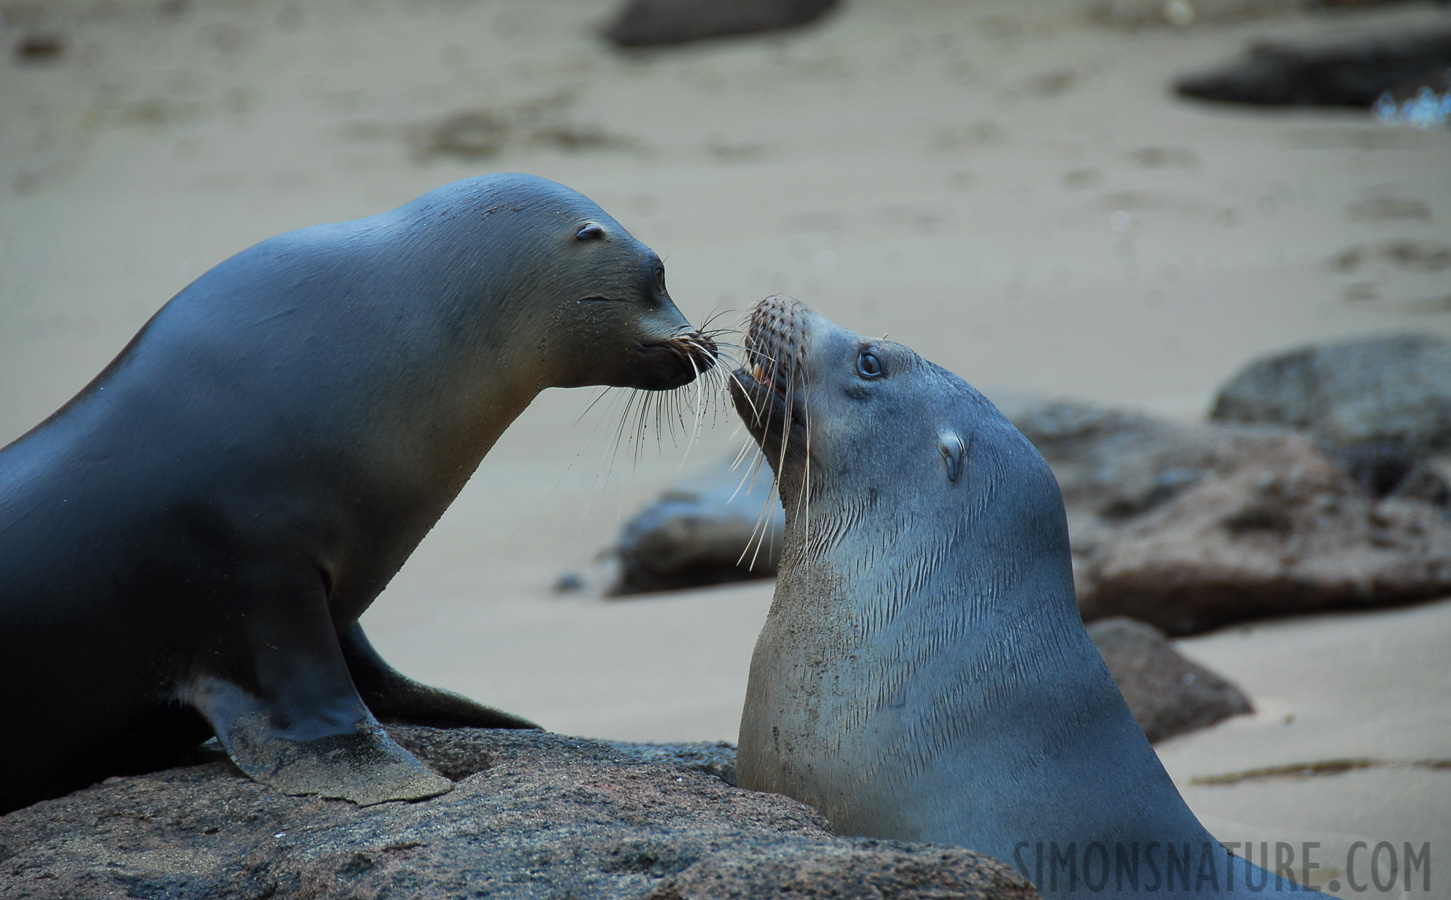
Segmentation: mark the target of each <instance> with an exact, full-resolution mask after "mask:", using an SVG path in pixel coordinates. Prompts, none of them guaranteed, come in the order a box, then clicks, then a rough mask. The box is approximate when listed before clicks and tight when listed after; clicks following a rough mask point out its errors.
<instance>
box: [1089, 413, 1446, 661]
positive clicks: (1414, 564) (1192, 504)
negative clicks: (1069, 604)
mask: <svg viewBox="0 0 1451 900" xmlns="http://www.w3.org/2000/svg"><path fill="white" fill-rule="evenodd" d="M1296 440H1298V442H1299V444H1300V455H1299V456H1300V458H1299V459H1298V461H1294V462H1289V461H1288V460H1286V459H1285V458H1284V457H1283V456H1282V455H1278V454H1277V455H1276V456H1273V457H1269V458H1266V459H1264V460H1261V461H1256V460H1246V461H1245V462H1244V464H1243V465H1242V466H1241V467H1239V468H1238V469H1237V470H1235V471H1233V472H1231V473H1229V474H1226V475H1220V476H1215V477H1213V478H1207V479H1204V480H1203V481H1201V482H1199V483H1197V484H1194V485H1192V486H1190V487H1188V488H1185V489H1184V490H1183V491H1182V492H1180V493H1179V494H1177V495H1176V496H1175V497H1174V498H1173V499H1172V500H1170V501H1169V502H1167V503H1165V504H1163V505H1161V506H1159V507H1158V508H1156V509H1154V510H1152V511H1150V512H1148V513H1146V514H1144V515H1142V516H1139V517H1136V518H1135V519H1133V520H1132V521H1130V522H1127V523H1124V524H1123V525H1122V526H1121V527H1119V528H1117V529H1116V530H1115V531H1114V532H1113V533H1112V534H1111V535H1110V536H1108V537H1107V538H1106V539H1103V540H1101V541H1099V542H1098V544H1097V545H1096V546H1095V547H1094V548H1093V549H1092V551H1091V552H1089V553H1087V554H1085V556H1084V559H1083V561H1082V565H1081V567H1080V568H1078V569H1077V570H1076V571H1075V575H1076V576H1077V580H1078V602H1079V607H1080V609H1081V610H1082V612H1083V616H1084V618H1085V619H1086V620H1090V621H1091V620H1093V619H1098V618H1103V617H1107V616H1115V615H1126V616H1132V617H1133V618H1136V619H1140V620H1143V621H1145V622H1149V623H1152V624H1154V625H1156V626H1158V627H1160V628H1162V629H1164V630H1165V631H1167V632H1169V633H1170V634H1192V633H1194V632H1198V631H1204V630H1206V629H1209V628H1214V627H1216V626H1219V625H1223V624H1225V623H1228V622H1233V621H1238V620H1241V619H1251V618H1258V617H1262V616H1275V615H1286V614H1291V613H1306V612H1313V611H1319V610H1329V609H1345V608H1360V607H1368V606H1377V605H1387V604H1395V603H1407V602H1411V601H1416V600H1425V599H1430V598H1433V597H1441V596H1446V595H1448V594H1451V520H1448V518H1447V516H1446V515H1445V513H1444V511H1443V510H1441V509H1440V508H1438V507H1436V506H1434V505H1432V504H1430V503H1426V502H1424V501H1420V500H1413V499H1405V498H1401V497H1387V498H1386V499H1383V500H1376V499H1373V498H1372V497H1369V496H1367V495H1366V494H1365V493H1364V492H1363V491H1362V490H1361V489H1360V488H1359V487H1358V485H1356V484H1355V482H1354V481H1353V480H1352V479H1351V477H1350V476H1349V475H1348V474H1346V473H1345V472H1344V471H1343V470H1341V469H1340V468H1339V467H1338V466H1336V465H1335V463H1334V462H1333V461H1331V460H1330V459H1329V458H1328V457H1327V456H1325V455H1324V454H1323V453H1321V452H1320V451H1319V450H1318V449H1317V448H1316V447H1315V446H1314V445H1313V444H1311V443H1310V442H1309V441H1308V440H1307V439H1304V438H1298V439H1296ZM1285 449H1289V448H1285Z"/></svg>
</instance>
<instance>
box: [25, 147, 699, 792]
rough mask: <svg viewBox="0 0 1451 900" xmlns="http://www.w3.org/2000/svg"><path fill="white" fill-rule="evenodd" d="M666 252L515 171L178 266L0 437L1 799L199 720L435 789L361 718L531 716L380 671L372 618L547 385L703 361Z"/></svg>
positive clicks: (236, 743) (269, 765) (244, 747)
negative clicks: (162, 295)
mask: <svg viewBox="0 0 1451 900" xmlns="http://www.w3.org/2000/svg"><path fill="white" fill-rule="evenodd" d="M662 272H663V269H662V268H661V265H660V261H659V258H658V257H657V256H656V255H655V254H654V253H653V252H652V251H650V250H649V248H647V247H645V246H644V245H643V244H640V243H639V242H638V241H636V240H635V239H634V238H633V237H631V236H630V235H629V233H628V232H626V231H625V230H624V228H622V227H621V226H620V225H619V224H618V223H617V222H615V221H614V220H613V219H612V218H610V217H609V216H608V215H607V214H606V213H605V212H604V211H603V210H601V209H600V208H599V207H598V206H596V205H594V204H593V203H591V202H590V201H589V200H588V199H586V198H585V197H583V196H582V195H580V194H577V193H575V192H574V191H571V190H569V189H568V188H565V187H563V186H561V185H557V184H554V183H552V182H549V181H545V180H543V179H539V178H533V177H530V176H520V175H503V176H487V177H480V178H474V179H468V180H465V181H461V182H456V183H454V184H451V185H448V186H445V187H443V188H440V189H438V190H436V191H433V192H431V193H429V194H426V195H424V196H423V197H420V198H418V199H417V200H415V201H413V202H412V203H409V204H407V205H405V206H402V207H400V208H398V209H396V210H393V211H391V212H388V213H384V214H382V215H378V216H374V217H371V218H366V219H360V220H357V221H353V222H344V223H339V224H333V225H322V226H317V227H313V228H304V229H302V230H300V231H295V232H291V233H288V234H284V235H281V236H279V237H275V238H272V239H270V240H267V241H264V242H262V243H260V244H258V245H256V246H254V247H252V248H250V249H248V250H245V251H243V252H241V253H239V254H237V255H236V256H234V257H232V258H231V259H228V260H226V261H224V262H222V263H221V264H219V265H218V266H216V267H215V268H213V269H212V270H210V271H209V272H207V273H205V274H204V275H202V276H201V277H200V278H198V279H197V280H196V281H195V282H193V283H192V284H191V285H190V286H188V287H187V288H186V289H184V290H183V291H182V292H181V293H180V294H178V295H177V296H176V297H175V298H173V299H172V300H171V301H170V302H169V303H167V304H166V305H165V306H164V307H163V308H162V309H161V310H160V311H159V312H158V313H157V314H156V315H155V316H154V317H153V318H152V319H151V320H150V321H149V322H148V323H147V324H146V325H145V327H143V328H142V330H141V331H140V332H139V333H138V334H137V335H136V337H135V338H134V339H132V341H131V342H130V344H129V345H128V346H127V347H126V348H125V349H124V350H123V351H122V352H121V354H120V355H119V356H118V357H117V358H116V359H115V360H114V361H113V362H112V363H111V364H110V365H109V366H108V367H107V368H106V369H105V370H104V371H103V372H102V373H101V374H100V375H99V376H98V377H97V378H96V379H95V380H94V381H93V382H92V383H91V384H90V385H89V386H88V387H86V388H85V389H84V390H83V391H82V392H81V393H80V394H79V395H77V396H76V397H75V398H74V399H73V400H71V401H70V402H69V403H68V404H66V405H65V406H64V407H63V408H62V409H61V410H59V411H58V412H56V413H55V414H54V415H52V416H51V417H50V418H48V419H47V420H46V421H45V422H43V423H41V424H40V425H39V426H37V427H36V428H35V429H33V430H32V431H30V432H29V433H27V434H26V435H24V436H22V437H21V438H19V439H18V440H16V441H15V442H14V443H12V444H11V445H9V446H8V447H6V448H4V450H3V451H0V623H3V624H0V684H3V685H4V687H3V689H0V715H3V718H4V720H5V721H6V722H7V723H8V728H12V729H24V737H23V738H21V737H17V736H12V737H9V738H7V739H6V740H5V741H3V742H0V811H4V810H8V809H13V808H16V807H18V806H22V805H25V804H27V803H30V802H33V801H34V800H36V799H40V798H43V797H46V796H53V795H55V794H58V793H63V792H65V791H66V790H70V789H73V788H75V787H78V786H84V785H85V784H88V783H90V782H91V781H94V780H96V779H98V778H101V777H104V776H106V775H110V774H118V773H123V772H128V771H134V770H137V769H143V768H146V767H149V766H153V765H157V764H161V763H164V761H165V760H167V759H168V758H171V757H173V756H175V755H176V754H177V753H178V751H184V750H186V749H187V748H188V747H190V746H193V745H195V743H197V742H198V741H200V740H202V739H204V738H206V737H207V736H208V734H215V735H217V737H218V738H220V740H221V742H222V745H223V746H224V748H225V749H226V750H227V751H228V752H229V753H230V754H231V755H232V757H233V759H234V760H235V761H236V762H237V763H238V765H239V766H240V767H241V768H242V769H243V770H244V771H245V772H247V774H249V775H251V776H252V777H254V778H256V779H258V780H260V781H263V782H266V783H268V784H272V785H274V786H276V787H278V788H279V789H281V790H284V791H287V792H289V793H319V794H323V795H325V796H332V797H345V798H348V799H352V800H356V801H358V802H364V803H368V802H377V801H380V800H387V799H411V798H416V797H423V796H430V795H432V794H437V793H441V792H442V791H444V790H447V789H448V786H449V783H448V781H447V780H446V779H443V778H441V777H440V776H438V775H436V774H434V773H432V772H430V771H429V770H428V769H426V768H425V767H423V766H422V764H420V763H419V762H418V761H417V760H416V759H414V758H413V757H412V756H411V755H409V754H408V753H407V752H406V751H404V750H403V749H402V748H401V747H398V745H396V744H395V743H393V742H392V741H391V739H389V738H388V737H387V735H386V734H385V733H384V732H383V731H382V729H381V728H380V727H379V725H378V722H377V720H376V718H375V716H374V715H373V713H376V714H377V715H378V716H388V717H394V718H400V719H407V720H410V721H421V722H428V723H435V724H443V723H452V724H471V725H483V726H495V727H527V726H530V725H531V723H528V722H526V721H524V720H522V719H517V718H515V717H513V716H509V715H507V714H504V713H500V712H498V711H497V710H492V709H490V708H488V707H483V706H480V705H478V704H475V703H473V702H472V701H468V700H465V699H464V698H461V697H458V696H456V695H453V694H449V693H447V692H444V691H438V690H436V689H432V688H427V687H424V686H422V685H418V684H416V683H414V682H411V681H409V680H408V679H406V678H404V677H403V676H401V675H399V674H398V673H396V672H394V671H393V670H392V669H391V668H389V667H388V666H387V664H386V663H384V662H383V661H382V660H381V659H379V658H378V656H377V654H376V653H374V652H373V650H372V648H371V646H369V645H368V643H367V640H366V638H365V637H364V636H363V634H362V630H361V629H360V628H359V627H358V625H357V621H358V617H359V616H360V615H361V614H362V613H363V611H364V610H366V609H367V608H368V605H369V604H370V603H372V601H373V599H374V598H375V597H376V596H377V595H378V593H379V592H380V591H381V590H382V589H383V588H384V586H385V585H386V584H387V583H388V581H389V579H391V578H392V576H393V574H394V573H395V572H396V571H397V570H398V568H399V567H400V566H401V565H402V564H403V562H404V561H405V560H406V559H407V558H408V556H409V554H410V553H411V552H412V551H413V549H414V547H415V546H416V545H417V544H418V542H419V541H420V540H421V539H422V538H423V536H424V535H425V534H426V533H427V532H428V530H429V529H430V528H431V527H432V525H433V523H434V522H435V521H436V520H437V519H438V517H439V516H440V515H441V514H442V513H443V511H444V509H445V508H446V507H447V506H448V505H449V503H450V502H451V501H452V500H453V498H454V497H455V496H456V495H457V493H458V492H459V490H460V489H461V488H462V487H463V485H464V482H465V481H466V480H467V479H468V477H469V476H470V475H471V474H472V473H473V471H474V469H475V467H476V466H477V465H478V463H479V461H480V460H481V459H482V458H483V456H484V454H485V453H486V452H487V451H488V450H489V448H490V447H491V446H492V445H493V443H494V441H495V440H496V439H497V438H498V437H499V435H500V434H501V433H502V432H503V431H504V429H505V428H506V427H507V426H508V425H509V424H510V422H512V421H513V419H514V418H515V417H516V416H517V415H518V414H519V413H520V412H522V411H523V409H524V408H525V407H526V406H527V405H528V404H529V402H530V401H531V400H532V399H533V398H534V396H535V395H536V394H537V393H538V392H539V391H541V390H543V389H544V388H547V387H554V386H577V385H586V384H611V385H621V386H628V387H638V388H647V389H666V388H673V387H676V386H678V385H681V384H684V383H686V382H688V381H690V380H691V379H692V378H693V377H695V375H696V373H697V372H698V371H702V370H704V369H707V368H709V366H710V363H711V361H712V358H713V353H714V348H713V345H711V344H710V343H709V340H708V339H705V338H701V337H700V336H699V335H697V334H694V333H692V332H691V331H690V327H689V325H688V324H687V323H686V321H685V320H684V319H683V318H682V317H681V315H680V313H679V312H678V311H677V310H676V308H675V306H674V304H673V303H672V302H671V300H670V298H669V295H668V294H667V293H666V292H665V289H664V282H663V275H662V274H661V273H662ZM360 692H361V693H360ZM365 698H366V703H365ZM369 707H371V708H372V709H371V712H370V708H369Z"/></svg>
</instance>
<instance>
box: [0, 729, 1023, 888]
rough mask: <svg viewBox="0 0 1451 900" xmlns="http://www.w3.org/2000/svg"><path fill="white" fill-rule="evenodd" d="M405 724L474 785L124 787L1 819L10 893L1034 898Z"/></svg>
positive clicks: (998, 879)
mask: <svg viewBox="0 0 1451 900" xmlns="http://www.w3.org/2000/svg"><path fill="white" fill-rule="evenodd" d="M393 734H394V736H395V737H396V738H397V739H398V740H399V741H400V742H401V743H402V744H404V746H406V747H408V748H409V749H410V750H411V751H413V752H414V753H415V754H417V755H418V756H420V757H421V758H423V759H424V760H426V761H427V762H428V763H429V764H431V765H434V766H436V767H438V768H439V769H440V770H442V771H445V772H448V773H449V774H450V776H451V777H455V778H460V779H461V780H460V781H459V783H458V784H457V786H456V787H455V788H454V790H453V791H452V792H450V793H448V794H445V795H443V796H441V797H436V798H433V799H432V800H428V801H424V802H420V803H385V804H381V805H378V806H372V807H367V808H360V807H357V806H354V805H352V804H350V803H347V802H344V801H336V800H321V799H317V798H299V797H288V796H284V795H282V794H279V793H277V792H276V791H273V790H270V789H268V788H266V787H263V786H262V785H260V784H258V783H256V782H254V781H251V780H249V779H247V778H244V777H242V776H241V775H240V774H239V773H238V772H237V771H236V769H235V768H234V767H233V766H232V765H231V764H230V763H229V762H226V761H225V760H221V759H219V760H217V761H214V762H208V763H203V764H200V765H194V766H190V767H187V768H179V769H170V770H167V771H164V772H157V773H153V774H149V775H141V776H134V777H126V778H112V779H108V780H107V781H106V782H104V783H102V784H99V785H95V786H93V787H91V788H87V789H86V790H82V791H78V792H76V793H74V794H70V795H68V796H66V797H61V798H58V799H56V800H48V801H44V802H41V803H38V804H35V805H34V806H31V807H27V808H25V809H22V810H18V811H16V812H13V813H11V814H9V815H7V816H4V817H3V818H0V896H5V897H14V898H21V897H30V898H71V897H86V898H123V897H125V898H162V897H165V898H192V897H195V898H217V900H233V898H236V900H241V898H248V900H251V898H257V900H260V898H266V897H303V896H305V897H312V898H343V897H350V898H359V900H365V898H383V897H391V898H403V897H428V898H454V897H482V896H488V897H529V898H534V897H541V898H542V897H558V898H564V897H598V898H616V897H619V898H625V897H631V898H633V897H658V898H685V897H692V898H693V897H702V898H703V897H725V896H732V895H735V896H750V897H786V896H794V897H799V896H819V897H843V898H848V897H851V898H854V897H861V898H867V897H872V898H877V897H898V898H908V897H949V896H951V897H979V898H1030V897H1036V896H1037V894H1036V893H1034V892H1033V890H1032V888H1031V886H1029V885H1028V883H1027V882H1026V880H1024V879H1023V878H1022V877H1020V876H1019V875H1017V874H1016V873H1014V872H1013V871H1012V870H1010V869H1008V868H1007V867H1006V866H1004V865H1001V864H999V863H996V862H994V861H992V860H989V859H987V858H986V857H982V856H978V855H976V854H973V853H971V852H969V851H967V850H957V849H950V848H944V847H937V846H928V845H920V846H919V845H911V844H899V843H888V842H881V841H871V840H865V839H844V838H836V837H833V836H831V835H830V834H828V833H827V832H826V830H825V829H824V828H823V823H822V821H821V819H820V818H819V817H818V816H817V815H816V814H815V813H814V812H813V811H812V810H810V809H809V808H808V807H805V806H803V805H801V804H799V803H797V802H795V801H793V800H789V799H787V798H785V797H780V796H776V795H771V794H757V793H752V792H749V791H742V790H738V789H736V788H734V787H731V786H730V785H728V784H726V783H725V782H723V781H721V780H720V779H719V778H715V777H711V776H709V775H706V774H702V773H701V772H699V771H695V770H693V769H692V768H689V767H681V766H677V765H674V764H671V763H669V762H665V761H655V760H654V757H655V755H656V750H653V749H650V748H635V749H632V748H629V747H628V746H626V747H621V746H612V745H609V744H605V743H601V742H597V741H588V740H582V739H577V738H567V737H561V736H558V735H552V734H547V733H542V732H497V731H481V730H475V729H450V730H447V731H438V730H434V729H426V728H405V727H399V728H396V729H393ZM691 752H692V751H688V750H685V749H683V748H679V747H677V748H675V749H673V750H668V751H666V752H665V753H664V757H667V758H668V757H672V756H674V755H679V754H681V753H685V755H686V756H689V755H690V753H691ZM699 752H700V753H701V754H703V755H704V756H706V757H710V756H712V755H719V754H720V753H721V752H722V748H720V747H715V746H710V745H707V746H704V747H702V748H701V749H700V750H699Z"/></svg>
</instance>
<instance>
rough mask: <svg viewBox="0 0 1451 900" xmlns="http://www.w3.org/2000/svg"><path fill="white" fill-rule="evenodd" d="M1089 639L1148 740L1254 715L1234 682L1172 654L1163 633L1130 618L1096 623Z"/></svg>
mask: <svg viewBox="0 0 1451 900" xmlns="http://www.w3.org/2000/svg"><path fill="white" fill-rule="evenodd" d="M1088 636H1089V637H1090V638H1092V639H1093V643H1094V646H1096V647H1098V652H1099V653H1101V654H1102V655H1103V661H1104V662H1105V663H1107V664H1108V671H1109V672H1110V673H1111V674H1112V675H1113V680H1114V681H1115V682H1116V683H1117V684H1118V689H1119V691H1120V692H1122V693H1123V695H1124V700H1126V701H1127V702H1128V704H1129V710H1130V711H1132V712H1133V714H1134V720H1135V721H1136V722H1138V723H1139V727H1140V728H1142V729H1143V730H1144V734H1145V735H1147V736H1148V738H1149V740H1150V741H1160V740H1163V739H1164V738H1167V737H1172V736H1173V735H1176V734H1183V733H1184V732H1186V731H1194V730H1196V729H1199V728H1207V727H1209V726H1210V725H1213V724H1214V723H1216V722H1219V721H1221V720H1223V719H1227V718H1229V717H1230V716H1238V715H1242V714H1244V713H1249V712H1254V707H1253V706H1251V705H1250V702H1249V698H1248V697H1246V696H1245V695H1244V692H1243V691H1241V690H1240V689H1239V688H1238V687H1236V686H1235V685H1234V684H1233V683H1231V682H1229V681H1227V680H1225V679H1224V678H1222V677H1221V676H1219V675H1218V674H1216V673H1214V672H1212V671H1210V670H1209V669H1206V668H1205V667H1204V666H1201V665H1199V664H1198V663H1195V662H1190V661H1189V660H1187V659H1185V658H1184V657H1183V656H1181V655H1180V654H1179V651H1178V650H1176V649H1174V645H1173V644H1171V643H1169V641H1168V639H1167V638H1165V637H1164V632H1162V631H1160V630H1159V629H1157V628H1155V627H1154V626H1152V625H1148V624H1145V623H1143V622H1137V621H1135V620H1133V619H1126V618H1122V617H1116V618H1112V619H1100V620H1099V621H1097V622H1094V623H1092V624H1090V625H1089V626H1088Z"/></svg>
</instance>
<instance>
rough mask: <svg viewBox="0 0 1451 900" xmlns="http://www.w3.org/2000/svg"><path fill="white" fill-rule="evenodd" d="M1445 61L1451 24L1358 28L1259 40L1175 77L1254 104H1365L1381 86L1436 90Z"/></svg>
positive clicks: (1192, 90) (1189, 87)
mask: <svg viewBox="0 0 1451 900" xmlns="http://www.w3.org/2000/svg"><path fill="white" fill-rule="evenodd" d="M1448 67H1451V31H1447V30H1439V31H1432V32H1429V33H1428V32H1425V31H1416V32H1412V33H1396V34H1379V35H1362V36H1358V37H1356V38H1354V39H1352V40H1348V41H1347V40H1343V39H1342V40H1340V41H1337V42H1336V43H1333V44H1325V45H1297V44H1285V43H1271V42H1263V43H1258V44H1254V45H1252V46H1251V47H1250V49H1249V52H1248V53H1247V54H1246V55H1245V57H1244V58H1243V59H1240V60H1236V61H1235V62H1232V63H1230V64H1228V65H1226V66H1224V67H1222V68H1219V69H1215V70H1213V71H1211V72H1204V73H1201V74H1198V75H1190V76H1186V77H1184V78H1180V79H1179V80H1178V81H1177V82H1175V85H1174V88H1175V90H1177V91H1178V92H1179V93H1180V94H1183V95H1185V96H1188V97H1195V98H1197V99H1201V100H1215V101H1219V102H1221V103H1247V104H1254V105H1258V106H1353V107H1368V106H1370V105H1371V104H1373V103H1375V102H1376V100H1377V99H1378V98H1379V97H1380V96H1381V94H1383V93H1386V92H1388V91H1389V92H1390V93H1391V94H1392V95H1393V96H1396V97H1397V98H1400V97H1404V96H1409V95H1411V94H1414V93H1415V91H1416V90H1417V89H1418V88H1420V87H1422V86H1425V87H1429V88H1430V89H1431V90H1434V91H1437V92H1440V91H1444V90H1445V89H1446V87H1447V84H1446V80H1445V74H1446V69H1447V68H1448Z"/></svg>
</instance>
